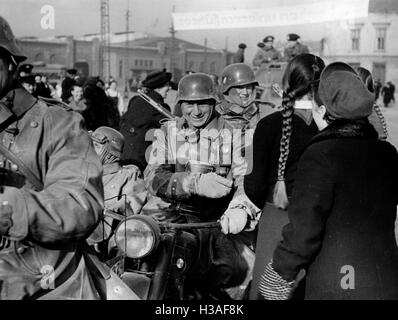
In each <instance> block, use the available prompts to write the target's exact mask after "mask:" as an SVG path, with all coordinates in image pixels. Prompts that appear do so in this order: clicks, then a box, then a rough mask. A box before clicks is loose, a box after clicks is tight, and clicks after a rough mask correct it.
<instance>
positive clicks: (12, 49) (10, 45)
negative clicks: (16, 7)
mask: <svg viewBox="0 0 398 320" xmlns="http://www.w3.org/2000/svg"><path fill="white" fill-rule="evenodd" d="M0 48H2V49H4V50H6V51H7V52H8V53H9V54H10V55H11V56H12V57H13V58H14V60H15V62H16V63H20V62H22V61H24V60H26V56H25V55H24V54H23V53H22V51H21V49H20V48H19V47H18V45H17V42H16V40H15V37H14V34H13V33H12V30H11V27H10V25H9V24H8V22H7V20H6V19H4V18H3V17H1V16H0Z"/></svg>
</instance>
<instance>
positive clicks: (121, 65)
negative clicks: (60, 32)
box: [18, 33, 233, 89]
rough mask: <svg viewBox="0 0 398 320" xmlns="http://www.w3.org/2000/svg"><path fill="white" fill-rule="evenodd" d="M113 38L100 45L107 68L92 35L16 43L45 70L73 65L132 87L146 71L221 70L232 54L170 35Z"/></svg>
mask: <svg viewBox="0 0 398 320" xmlns="http://www.w3.org/2000/svg"><path fill="white" fill-rule="evenodd" d="M114 39H115V40H114V41H112V43H111V44H110V46H109V47H106V48H104V49H103V50H108V52H109V65H107V68H101V67H102V65H101V45H100V42H99V37H95V35H90V36H86V37H82V38H73V37H72V36H67V37H57V38H54V39H36V38H20V39H18V43H19V45H20V47H21V49H22V51H23V52H24V53H25V54H26V55H27V57H28V59H27V63H32V64H33V65H35V66H36V67H35V69H36V70H44V69H45V67H46V66H48V67H49V68H51V67H54V66H57V67H58V68H59V69H68V68H72V67H74V68H76V69H78V70H79V72H80V73H81V74H83V75H85V76H97V75H101V76H102V77H103V78H104V79H105V80H108V79H109V78H110V77H112V78H113V79H115V80H116V81H117V82H118V83H119V87H123V86H124V84H127V83H129V85H130V87H132V88H131V89H134V87H136V86H137V84H138V82H139V81H141V80H143V79H144V78H145V77H146V75H147V74H148V73H149V72H151V71H154V70H159V69H163V68H166V69H167V70H171V71H172V73H173V75H174V80H177V81H178V80H179V79H180V78H181V77H182V76H183V75H184V74H185V73H186V72H187V71H189V70H191V71H195V72H199V71H201V72H207V73H215V74H220V73H221V71H222V70H223V68H224V67H225V66H226V65H227V64H229V63H230V62H231V59H232V55H233V54H232V53H231V52H227V51H226V50H217V49H213V48H207V47H205V46H201V45H198V44H195V43H191V42H188V41H185V40H181V39H178V38H172V37H156V36H152V35H141V38H139V39H134V40H130V41H122V39H123V34H121V33H119V34H118V35H117V37H114ZM53 69H54V68H53ZM103 69H107V70H103ZM102 70H103V71H102ZM34 71H35V70H34Z"/></svg>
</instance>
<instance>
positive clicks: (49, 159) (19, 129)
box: [0, 17, 103, 300]
mask: <svg viewBox="0 0 398 320" xmlns="http://www.w3.org/2000/svg"><path fill="white" fill-rule="evenodd" d="M25 59H26V57H25V56H24V55H23V54H22V53H21V51H20V50H19V48H18V47H17V45H16V41H15V38H14V36H13V33H12V31H11V28H10V26H9V25H8V23H7V22H6V20H5V19H4V18H2V17H0V70H1V71H0V97H1V104H0V108H1V110H2V112H1V116H0V127H1V129H0V141H1V144H0V150H1V151H0V157H1V159H0V164H1V166H2V167H3V168H6V169H9V168H10V169H12V170H13V171H15V172H16V173H19V174H21V175H23V176H25V177H26V183H25V184H20V185H16V184H14V185H13V183H10V184H11V185H12V186H9V185H7V186H3V188H2V192H1V193H0V243H2V245H1V247H0V299H10V300H19V299H38V298H41V299H45V298H47V299H55V298H57V299H98V298H99V295H98V292H97V291H96V289H95V288H94V286H93V282H92V278H91V276H90V274H89V273H88V271H87V269H86V264H85V259H84V256H83V255H82V254H83V253H84V249H83V247H82V242H83V241H84V240H85V239H86V237H87V236H88V235H89V234H90V233H91V232H92V231H93V229H94V228H95V226H96V225H97V223H98V221H99V216H100V214H101V212H102V206H103V188H102V182H101V174H102V170H101V163H100V162H99V160H98V157H97V155H96V154H95V151H94V148H93V145H92V143H91V141H90V137H89V135H88V133H87V131H86V130H85V128H84V123H83V119H82V117H81V116H80V115H79V114H77V113H75V112H71V111H69V110H66V109H65V108H63V107H61V106H60V105H58V104H52V105H48V104H46V103H45V102H43V101H42V100H38V99H36V98H35V97H33V96H32V95H31V94H29V93H28V92H26V91H25V90H24V89H22V88H21V87H20V85H19V84H18V82H16V81H15V74H16V72H17V71H16V70H17V67H18V64H19V63H20V62H22V61H23V60H25ZM12 182H16V181H12ZM48 276H49V277H48ZM51 277H52V278H51Z"/></svg>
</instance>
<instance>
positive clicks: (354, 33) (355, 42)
mask: <svg viewBox="0 0 398 320" xmlns="http://www.w3.org/2000/svg"><path fill="white" fill-rule="evenodd" d="M360 32H361V29H359V28H356V29H351V49H352V51H359V35H360Z"/></svg>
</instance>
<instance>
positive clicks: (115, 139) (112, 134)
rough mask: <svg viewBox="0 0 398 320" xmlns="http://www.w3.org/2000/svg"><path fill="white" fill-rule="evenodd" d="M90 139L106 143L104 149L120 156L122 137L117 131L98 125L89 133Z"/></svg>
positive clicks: (122, 144)
mask: <svg viewBox="0 0 398 320" xmlns="http://www.w3.org/2000/svg"><path fill="white" fill-rule="evenodd" d="M91 139H92V140H93V141H95V142H97V143H100V144H104V145H105V144H106V146H105V149H106V151H107V152H108V153H110V154H112V155H114V156H115V157H117V158H120V155H121V153H122V150H123V146H124V137H123V135H122V134H121V133H120V132H119V131H117V130H115V129H113V128H110V127H99V128H98V129H96V130H95V131H94V132H92V133H91Z"/></svg>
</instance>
